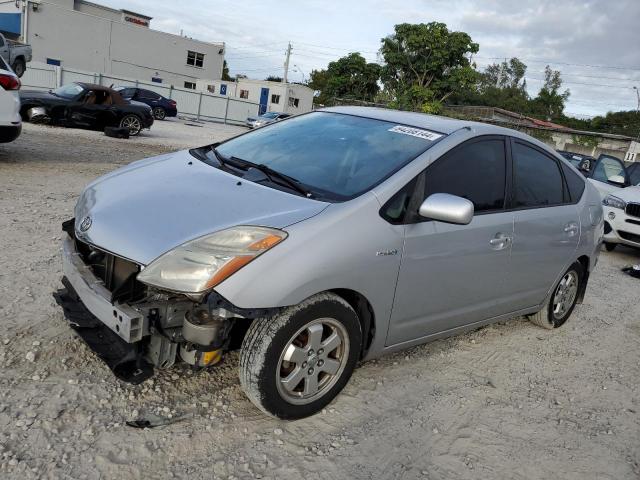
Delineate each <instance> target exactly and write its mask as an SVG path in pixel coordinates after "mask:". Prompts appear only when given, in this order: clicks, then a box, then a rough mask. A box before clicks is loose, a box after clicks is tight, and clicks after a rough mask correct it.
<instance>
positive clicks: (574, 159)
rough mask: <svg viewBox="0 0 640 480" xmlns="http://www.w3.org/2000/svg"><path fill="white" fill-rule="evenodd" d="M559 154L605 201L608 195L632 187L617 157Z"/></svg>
mask: <svg viewBox="0 0 640 480" xmlns="http://www.w3.org/2000/svg"><path fill="white" fill-rule="evenodd" d="M559 153H560V154H561V155H562V156H563V157H565V158H567V159H568V160H569V161H570V162H571V163H572V164H573V165H574V166H575V167H576V168H577V169H578V170H580V172H581V173H582V174H583V175H584V176H585V177H587V178H588V179H589V181H591V183H593V185H594V186H595V187H596V188H597V189H598V191H599V192H600V195H601V196H602V198H603V199H604V197H606V196H607V195H608V194H610V193H613V192H616V191H618V190H620V189H621V188H625V187H627V186H629V185H631V183H630V179H629V175H628V174H627V170H626V168H625V165H624V163H623V162H622V160H620V159H619V158H617V157H614V156H612V155H606V154H601V155H600V156H599V157H598V158H597V159H594V158H593V157H591V156H588V155H580V154H577V153H571V152H559ZM567 154H568V155H569V156H570V157H571V158H569V156H568V155H567Z"/></svg>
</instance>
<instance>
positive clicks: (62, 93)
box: [53, 83, 84, 99]
mask: <svg viewBox="0 0 640 480" xmlns="http://www.w3.org/2000/svg"><path fill="white" fill-rule="evenodd" d="M82 90H84V89H83V88H82V87H81V86H80V85H78V84H77V83H70V84H69V85H63V86H62V87H60V88H56V89H55V90H54V91H53V94H54V95H56V96H58V97H62V98H68V99H71V98H75V97H77V96H78V94H79V93H80V92H82Z"/></svg>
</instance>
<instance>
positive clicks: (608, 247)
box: [604, 242, 618, 252]
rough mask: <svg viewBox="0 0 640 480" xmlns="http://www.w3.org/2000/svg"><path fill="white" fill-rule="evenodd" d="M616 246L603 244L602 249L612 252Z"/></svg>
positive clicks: (607, 243) (614, 244) (615, 244)
mask: <svg viewBox="0 0 640 480" xmlns="http://www.w3.org/2000/svg"><path fill="white" fill-rule="evenodd" d="M617 246H618V244H617V243H609V242H604V248H605V249H606V250H607V252H613V251H614V250H615V249H616V247H617Z"/></svg>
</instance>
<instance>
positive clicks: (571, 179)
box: [562, 163, 584, 203]
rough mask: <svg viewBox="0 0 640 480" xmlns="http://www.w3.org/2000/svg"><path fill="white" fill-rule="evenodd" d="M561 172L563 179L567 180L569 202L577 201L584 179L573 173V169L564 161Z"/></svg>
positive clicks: (582, 190)
mask: <svg viewBox="0 0 640 480" xmlns="http://www.w3.org/2000/svg"><path fill="white" fill-rule="evenodd" d="M562 173H564V179H565V180H566V182H567V188H568V190H569V197H570V199H571V202H572V203H577V202H578V201H579V200H580V198H581V197H582V192H584V180H583V178H582V177H581V176H580V175H577V174H575V173H574V172H573V170H571V168H570V167H569V166H568V165H565V164H564V163H562Z"/></svg>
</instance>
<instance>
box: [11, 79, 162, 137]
mask: <svg viewBox="0 0 640 480" xmlns="http://www.w3.org/2000/svg"><path fill="white" fill-rule="evenodd" d="M20 101H21V103H22V106H21V108H20V114H21V116H22V119H23V120H25V121H29V122H33V123H48V124H51V125H60V126H65V127H81V128H91V129H99V130H104V128H105V127H122V128H128V129H129V135H138V134H139V133H140V131H141V130H142V129H143V128H150V127H151V125H153V115H152V112H151V108H150V107H149V106H148V105H145V104H142V103H139V102H133V101H129V100H125V99H124V98H122V96H121V95H120V93H118V92H116V91H115V90H113V89H111V88H107V87H103V86H101V85H93V84H90V83H80V82H76V83H70V84H68V85H64V86H62V87H60V88H57V89H55V90H49V91H48V92H41V91H29V90H24V91H21V92H20Z"/></svg>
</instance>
